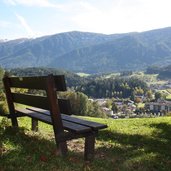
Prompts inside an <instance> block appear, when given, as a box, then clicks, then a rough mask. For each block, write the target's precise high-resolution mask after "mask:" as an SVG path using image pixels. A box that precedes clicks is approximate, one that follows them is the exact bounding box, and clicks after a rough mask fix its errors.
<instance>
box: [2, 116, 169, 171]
mask: <svg viewBox="0 0 171 171" xmlns="http://www.w3.org/2000/svg"><path fill="white" fill-rule="evenodd" d="M87 119H90V120H94V121H98V122H101V123H106V124H107V125H108V128H107V129H105V130H102V131H100V132H99V136H98V138H97V141H96V150H95V159H94V161H93V162H90V163H88V162H84V160H83V142H84V141H83V140H82V139H77V140H74V141H70V142H69V143H68V146H69V154H68V156H67V157H66V158H62V157H59V156H56V154H55V143H54V136H53V132H52V127H51V126H48V125H47V124H43V123H41V124H40V131H39V132H37V133H35V132H32V131H30V119H27V118H20V119H19V124H20V126H21V128H19V129H13V128H11V127H10V124H9V122H8V121H6V120H4V119H3V120H2V118H1V117H0V171H15V170H17V171H30V170H31V171H40V170H42V171H46V170H47V171H49V170H50V171H115V170H117V171H134V170H136V171H160V170H161V171H162V170H163V171H167V170H168V171H170V168H171V117H161V118H142V119H122V120H121V119H120V120H119V119H118V120H113V119H97V118H87Z"/></svg>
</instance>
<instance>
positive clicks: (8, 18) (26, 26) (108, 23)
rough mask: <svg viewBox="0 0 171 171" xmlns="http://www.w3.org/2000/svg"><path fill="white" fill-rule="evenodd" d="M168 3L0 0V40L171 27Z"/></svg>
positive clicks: (149, 0) (166, 0)
mask: <svg viewBox="0 0 171 171" xmlns="http://www.w3.org/2000/svg"><path fill="white" fill-rule="evenodd" d="M170 7H171V0H0V39H16V38H22V37H40V36H43V35H50V34H56V33H60V32H67V31H74V30H77V31H87V32H97V33H104V34H114V33H125V32H134V31H139V32H141V31H145V30H151V29H155V28H163V27H169V26H171V10H170Z"/></svg>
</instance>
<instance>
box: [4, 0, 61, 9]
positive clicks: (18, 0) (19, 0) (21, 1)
mask: <svg viewBox="0 0 171 171" xmlns="http://www.w3.org/2000/svg"><path fill="white" fill-rule="evenodd" d="M7 1H8V3H9V4H10V5H24V6H30V7H31V6H37V7H53V8H62V6H61V5H58V4H54V3H51V2H50V1H49V0H7Z"/></svg>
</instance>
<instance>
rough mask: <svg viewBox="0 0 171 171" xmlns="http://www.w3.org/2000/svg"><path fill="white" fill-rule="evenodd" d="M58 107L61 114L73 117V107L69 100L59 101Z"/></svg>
mask: <svg viewBox="0 0 171 171" xmlns="http://www.w3.org/2000/svg"><path fill="white" fill-rule="evenodd" d="M58 105H59V109H60V112H61V113H64V114H66V115H71V114H72V113H71V105H70V100H68V99H58Z"/></svg>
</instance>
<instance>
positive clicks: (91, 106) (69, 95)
mask: <svg viewBox="0 0 171 171" xmlns="http://www.w3.org/2000/svg"><path fill="white" fill-rule="evenodd" d="M58 96H59V97H63V98H66V99H69V100H70V103H71V110H72V111H71V112H72V114H74V115H81V116H94V117H105V114H104V113H103V112H102V110H101V108H100V106H99V105H98V104H97V103H95V102H91V101H90V100H89V99H88V96H87V95H85V94H83V93H81V92H74V91H67V92H62V93H59V94H58Z"/></svg>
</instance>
